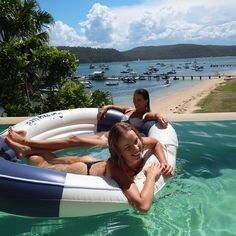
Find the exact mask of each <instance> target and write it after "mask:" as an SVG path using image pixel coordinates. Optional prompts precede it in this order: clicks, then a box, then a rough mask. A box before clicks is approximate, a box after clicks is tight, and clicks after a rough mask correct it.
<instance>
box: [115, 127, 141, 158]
mask: <svg viewBox="0 0 236 236" xmlns="http://www.w3.org/2000/svg"><path fill="white" fill-rule="evenodd" d="M118 149H119V150H120V154H121V156H122V157H123V160H124V161H125V162H130V161H134V160H140V159H141V158H142V142H141V140H140V139H139V137H138V136H137V134H136V133H135V132H134V131H133V130H129V131H128V132H125V133H124V134H123V135H122V136H121V137H120V138H119V140H118Z"/></svg>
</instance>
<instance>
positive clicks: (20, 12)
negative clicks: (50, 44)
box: [0, 0, 54, 43]
mask: <svg viewBox="0 0 236 236" xmlns="http://www.w3.org/2000/svg"><path fill="white" fill-rule="evenodd" d="M52 23H54V20H53V17H52V16H51V15H50V14H49V13H47V12H45V11H42V10H41V9H40V7H39V5H38V3H37V1H36V0H0V43H3V42H9V41H10V40H12V39H19V40H22V39H24V38H25V37H31V36H37V37H38V38H39V39H40V40H42V41H43V42H47V41H48V33H47V31H46V30H47V25H49V24H52Z"/></svg>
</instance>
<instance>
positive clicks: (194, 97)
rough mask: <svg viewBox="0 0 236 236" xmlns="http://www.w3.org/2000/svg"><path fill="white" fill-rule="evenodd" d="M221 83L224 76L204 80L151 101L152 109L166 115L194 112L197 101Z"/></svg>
mask: <svg viewBox="0 0 236 236" xmlns="http://www.w3.org/2000/svg"><path fill="white" fill-rule="evenodd" d="M221 83H224V78H222V77H221V78H212V79H208V80H202V81H201V82H200V83H199V84H197V85H195V86H193V87H192V88H191V89H189V88H188V89H185V90H182V91H179V92H176V93H173V94H171V95H169V96H167V97H165V98H161V99H155V100H153V101H152V102H151V108H152V111H154V112H159V113H161V114H164V115H165V116H168V115H171V114H189V113H192V112H193V111H194V110H196V109H197V106H196V105H197V103H198V102H199V101H200V100H201V99H202V98H204V97H206V96H207V95H208V94H209V93H210V92H211V91H212V90H214V89H215V88H216V87H217V86H218V85H219V84H221Z"/></svg>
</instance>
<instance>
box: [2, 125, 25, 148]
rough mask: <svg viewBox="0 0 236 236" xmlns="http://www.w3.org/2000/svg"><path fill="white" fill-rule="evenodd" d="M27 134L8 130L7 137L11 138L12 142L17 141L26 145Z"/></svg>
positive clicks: (22, 131)
mask: <svg viewBox="0 0 236 236" xmlns="http://www.w3.org/2000/svg"><path fill="white" fill-rule="evenodd" d="M25 136H26V132H25V131H24V130H20V131H15V130H13V129H12V128H9V129H8V134H7V137H9V138H10V139H11V140H12V141H15V142H17V143H20V144H26V139H25Z"/></svg>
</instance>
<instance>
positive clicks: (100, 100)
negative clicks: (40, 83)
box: [43, 80, 112, 112]
mask: <svg viewBox="0 0 236 236" xmlns="http://www.w3.org/2000/svg"><path fill="white" fill-rule="evenodd" d="M111 103H112V98H111V94H110V93H109V92H103V91H101V90H95V91H94V92H92V93H91V92H89V91H87V90H86V88H85V86H84V85H82V84H80V83H76V82H73V81H70V80H67V81H66V82H65V83H64V85H63V86H62V87H61V88H60V89H59V90H58V91H56V92H55V91H54V92H49V94H48V97H47V99H45V100H44V108H43V109H44V112H45V111H51V110H61V109H69V108H70V109H73V108H78V107H101V106H103V105H105V104H111Z"/></svg>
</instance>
